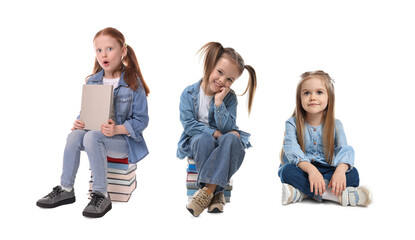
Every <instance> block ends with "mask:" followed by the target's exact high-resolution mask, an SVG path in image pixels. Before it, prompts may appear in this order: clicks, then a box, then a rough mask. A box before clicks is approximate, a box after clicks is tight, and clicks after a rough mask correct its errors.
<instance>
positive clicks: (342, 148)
mask: <svg viewBox="0 0 415 240" xmlns="http://www.w3.org/2000/svg"><path fill="white" fill-rule="evenodd" d="M305 125H306V127H305V131H304V135H305V144H306V146H305V150H306V152H305V153H304V152H303V151H302V150H301V147H300V145H299V144H298V142H297V128H296V120H295V117H291V118H290V119H288V120H287V121H286V122H285V137H284V145H283V149H284V155H283V162H284V164H285V163H291V164H294V165H296V166H297V164H298V163H299V162H300V161H307V162H319V163H322V164H326V165H327V163H326V159H325V156H324V151H323V143H322V135H323V124H321V125H319V126H317V127H312V126H310V125H308V124H307V123H306V124H305ZM340 163H346V164H349V166H350V168H349V171H350V170H351V169H352V167H353V165H354V150H353V148H352V147H351V146H349V145H347V140H346V135H345V133H344V129H343V125H342V123H341V122H340V120H337V119H336V130H335V135H334V157H333V163H332V166H334V167H337V166H338V165H339V164H340Z"/></svg>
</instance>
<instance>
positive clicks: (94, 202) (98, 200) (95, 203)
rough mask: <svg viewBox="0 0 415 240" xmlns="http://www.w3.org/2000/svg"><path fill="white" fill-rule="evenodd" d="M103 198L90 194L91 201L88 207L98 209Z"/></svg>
mask: <svg viewBox="0 0 415 240" xmlns="http://www.w3.org/2000/svg"><path fill="white" fill-rule="evenodd" d="M104 198H105V197H104V196H102V195H100V194H96V193H91V201H90V202H89V204H88V206H89V205H92V206H94V207H99V205H101V203H102V201H103V200H104Z"/></svg>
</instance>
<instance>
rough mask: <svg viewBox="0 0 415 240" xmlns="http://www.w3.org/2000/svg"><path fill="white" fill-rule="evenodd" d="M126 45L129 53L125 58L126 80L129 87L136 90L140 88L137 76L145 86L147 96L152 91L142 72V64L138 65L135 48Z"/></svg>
mask: <svg viewBox="0 0 415 240" xmlns="http://www.w3.org/2000/svg"><path fill="white" fill-rule="evenodd" d="M125 45H126V48H127V54H126V55H125V57H124V58H123V61H122V63H123V65H124V80H125V83H127V84H128V87H130V88H131V89H133V90H134V91H135V90H137V89H138V88H139V86H138V82H137V77H138V79H139V81H140V83H141V87H143V88H144V91H145V92H146V96H148V94H149V93H150V89H149V88H148V86H147V83H146V82H145V81H144V78H143V75H142V74H141V70H140V65H138V61H137V57H136V56H135V53H134V50H133V49H132V48H131V47H130V45H127V44H125Z"/></svg>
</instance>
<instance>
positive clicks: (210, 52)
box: [198, 42, 257, 113]
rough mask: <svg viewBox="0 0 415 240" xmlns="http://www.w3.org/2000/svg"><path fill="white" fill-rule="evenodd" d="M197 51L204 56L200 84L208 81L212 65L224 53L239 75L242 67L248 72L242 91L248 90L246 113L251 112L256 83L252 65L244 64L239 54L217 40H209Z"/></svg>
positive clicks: (213, 65)
mask: <svg viewBox="0 0 415 240" xmlns="http://www.w3.org/2000/svg"><path fill="white" fill-rule="evenodd" d="M198 53H200V54H201V56H204V57H205V58H204V67H203V79H202V84H207V82H208V81H209V75H210V73H211V72H212V71H213V69H214V67H215V66H216V63H217V62H218V61H219V59H220V58H221V57H222V56H223V55H225V56H227V57H229V58H230V59H231V60H233V61H234V62H235V63H236V65H237V66H238V69H239V76H240V75H241V74H242V72H243V71H244V69H246V70H248V73H249V81H248V85H247V87H246V89H245V92H244V93H242V95H244V94H245V93H246V92H248V91H249V92H248V113H250V112H251V108H252V103H253V101H254V96H255V91H256V85H257V79H256V73H255V70H254V68H253V67H252V66H250V65H245V62H244V60H243V58H242V57H241V55H239V53H237V52H236V51H235V50H234V49H233V48H224V47H223V46H222V44H220V43H218V42H209V43H206V44H205V45H204V46H203V47H201V48H200V49H199V51H198Z"/></svg>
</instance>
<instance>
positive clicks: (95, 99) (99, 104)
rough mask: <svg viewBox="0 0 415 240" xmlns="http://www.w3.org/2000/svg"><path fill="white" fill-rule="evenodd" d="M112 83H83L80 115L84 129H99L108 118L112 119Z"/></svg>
mask: <svg viewBox="0 0 415 240" xmlns="http://www.w3.org/2000/svg"><path fill="white" fill-rule="evenodd" d="M113 87H114V86H112V85H92V84H85V85H83V88H82V101H81V115H80V117H79V119H80V120H82V122H84V123H85V127H84V129H85V130H100V128H101V125H102V124H106V123H108V119H110V118H111V119H112V120H114V119H115V118H114V106H113V94H114V91H113Z"/></svg>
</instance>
